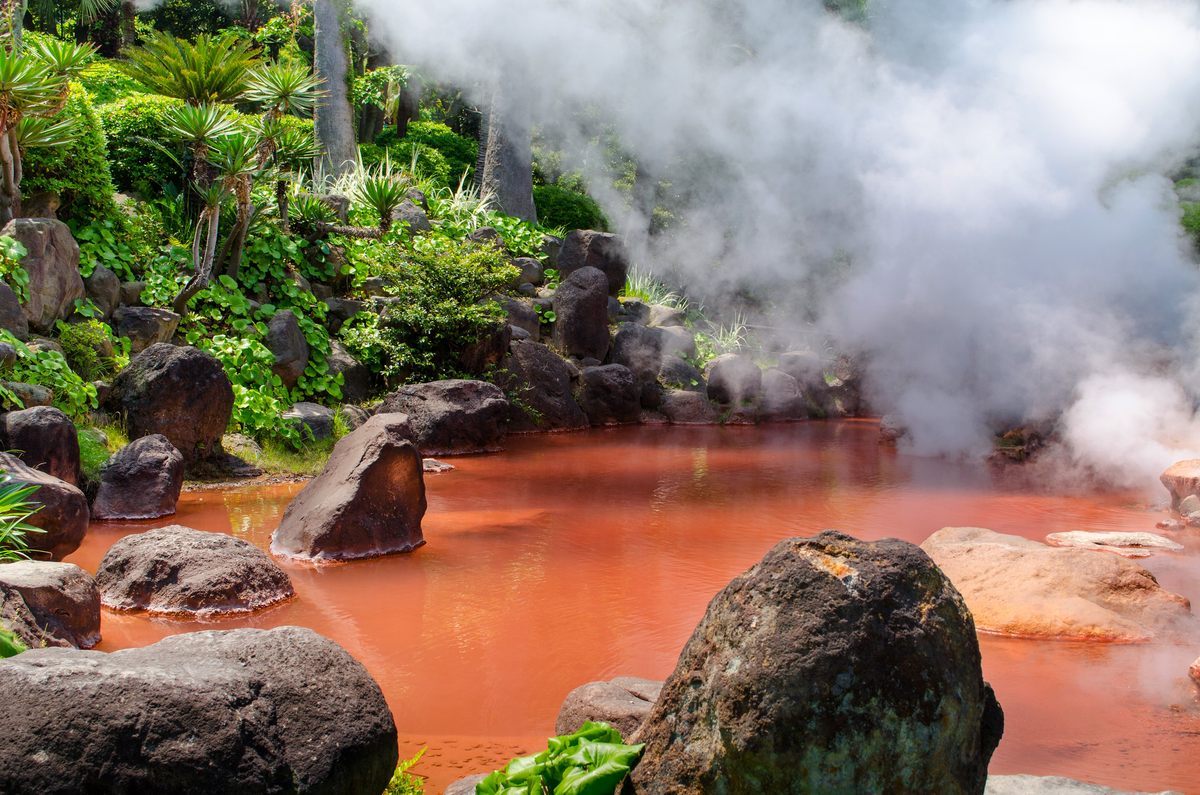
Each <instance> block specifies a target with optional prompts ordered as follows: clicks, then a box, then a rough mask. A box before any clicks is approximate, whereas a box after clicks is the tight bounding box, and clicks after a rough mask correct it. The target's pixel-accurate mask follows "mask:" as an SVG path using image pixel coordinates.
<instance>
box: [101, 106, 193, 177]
mask: <svg viewBox="0 0 1200 795" xmlns="http://www.w3.org/2000/svg"><path fill="white" fill-rule="evenodd" d="M183 104H184V103H183V101H182V100H178V99H171V98H170V97H162V96H158V95H155V94H134V95H131V96H128V97H125V98H124V99H119V100H117V101H116V102H113V103H110V104H108V105H104V106H103V107H101V108H100V111H99V114H100V123H101V125H103V127H104V134H105V136H106V138H107V139H108V160H109V163H110V165H111V168H112V178H113V181H114V182H115V183H116V184H117V187H119V188H120V189H121V190H128V191H133V192H135V193H139V194H142V195H144V196H151V195H154V194H157V193H159V192H160V191H161V190H162V188H163V186H167V185H169V186H172V187H173V188H174V189H175V190H176V191H179V190H180V189H182V188H183V186H184V178H183V169H182V167H181V166H180V165H179V163H178V162H177V160H176V159H175V158H173V157H172V156H171V154H170V153H169V151H167V150H165V149H164V148H163V142H165V141H168V140H169V136H168V133H167V119H168V118H169V114H170V111H171V110H172V109H173V108H178V107H180V106H181V105H183Z"/></svg>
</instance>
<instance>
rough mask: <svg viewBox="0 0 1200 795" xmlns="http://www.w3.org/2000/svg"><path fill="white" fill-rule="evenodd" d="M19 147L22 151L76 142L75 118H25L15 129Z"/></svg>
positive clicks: (76, 126) (76, 128) (76, 127)
mask: <svg viewBox="0 0 1200 795" xmlns="http://www.w3.org/2000/svg"><path fill="white" fill-rule="evenodd" d="M15 131H16V138H17V146H19V147H21V151H26V150H29V149H37V148H42V149H49V148H53V147H56V146H66V145H67V144H69V143H71V142H72V141H74V140H75V134H76V132H77V131H78V125H77V124H76V120H75V119H73V118H54V119H48V118H46V117H44V116H25V117H24V118H22V119H21V120H20V121H19V122H17V126H16V128H15Z"/></svg>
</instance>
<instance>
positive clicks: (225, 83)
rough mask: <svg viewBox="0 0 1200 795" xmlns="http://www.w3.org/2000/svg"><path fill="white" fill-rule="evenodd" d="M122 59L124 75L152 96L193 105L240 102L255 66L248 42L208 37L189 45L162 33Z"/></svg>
mask: <svg viewBox="0 0 1200 795" xmlns="http://www.w3.org/2000/svg"><path fill="white" fill-rule="evenodd" d="M126 56H127V58H128V60H127V61H126V62H125V65H124V69H125V73H126V74H128V75H129V76H130V77H132V78H133V79H134V80H137V81H138V82H140V83H142V84H143V85H145V86H146V87H147V88H149V89H151V90H152V91H154V92H155V93H156V94H163V95H164V96H168V97H175V98H177V99H182V100H184V101H186V102H187V103H188V104H191V105H204V104H210V103H214V102H233V101H235V100H237V99H239V98H241V97H242V95H243V94H244V93H245V92H246V88H247V85H248V81H249V77H250V73H251V71H252V70H253V69H254V68H255V67H256V66H257V65H258V59H257V57H256V56H255V55H254V52H253V51H252V50H251V49H250V45H249V44H247V43H245V42H240V41H235V40H232V39H215V38H213V37H212V36H209V35H207V34H201V35H199V36H197V37H196V41H195V42H188V41H184V40H182V39H177V38H175V37H174V36H170V35H168V34H166V33H152V34H150V36H149V37H148V38H147V39H146V40H145V42H144V43H143V44H142V46H141V47H135V48H133V49H131V50H129V51H127V52H126Z"/></svg>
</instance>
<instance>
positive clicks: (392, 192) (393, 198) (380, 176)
mask: <svg viewBox="0 0 1200 795" xmlns="http://www.w3.org/2000/svg"><path fill="white" fill-rule="evenodd" d="M355 198H356V199H357V200H358V201H360V202H362V203H363V204H365V205H367V206H368V207H370V208H371V209H372V210H374V211H375V212H376V213H378V215H379V228H380V229H381V230H382V231H384V232H386V231H387V230H388V229H390V228H391V226H392V211H394V210H395V209H396V208H397V207H399V206H400V205H401V204H403V203H404V200H405V199H407V198H408V182H407V181H406V180H405V179H404V178H403V177H401V176H400V175H399V174H396V173H395V172H393V171H392V170H391V169H389V168H381V169H378V170H376V171H372V172H370V173H368V174H366V175H365V176H364V177H363V180H362V182H360V183H359V185H358V187H357V189H356V190H355Z"/></svg>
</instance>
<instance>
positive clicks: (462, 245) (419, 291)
mask: <svg viewBox="0 0 1200 795" xmlns="http://www.w3.org/2000/svg"><path fill="white" fill-rule="evenodd" d="M428 239H431V240H434V241H435V245H434V246H432V247H431V248H430V249H428V250H423V251H414V252H412V254H411V255H410V257H409V258H408V259H407V260H404V259H400V258H394V259H390V260H389V257H395V255H394V254H391V252H393V251H395V249H394V248H393V247H390V246H387V245H385V244H382V243H381V244H380V245H379V247H380V248H382V249H383V251H382V253H380V254H379V265H378V266H377V267H378V269H379V270H380V275H383V276H385V278H386V279H387V280H388V281H389V282H390V286H389V288H388V291H389V292H390V293H391V294H392V295H394V296H396V297H398V298H400V299H401V300H399V301H397V302H396V303H394V304H393V305H392V306H391V307H390V308H389V309H388V310H387V312H386V313H385V314H384V315H383V316H382V317H377V316H375V315H373V314H362V315H359V316H358V317H357V318H354V319H352V320H351V321H350V322H349V323H348V324H347V326H346V327H345V329H344V330H343V332H342V339H343V341H344V342H345V343H346V345H347V347H348V348H350V350H351V351H352V352H353V353H354V355H355V356H356V357H357V358H358V359H359V360H360V361H362V362H363V363H365V364H367V366H368V367H370V368H371V369H372V370H373V371H375V372H379V373H382V375H383V376H384V378H385V379H387V380H388V381H390V382H393V383H395V382H403V381H407V380H432V379H437V378H444V377H446V376H450V375H457V374H459V373H460V369H461V365H460V364H459V359H460V356H461V355H462V352H463V350H464V349H465V348H466V347H467V346H469V345H471V344H472V343H474V342H476V341H478V340H479V339H480V338H481V337H483V336H484V335H485V334H487V333H489V332H490V331H492V329H494V328H495V326H496V324H498V323H499V322H501V321H502V320H503V319H504V317H505V313H504V310H503V309H502V308H501V307H500V305H499V304H498V303H496V301H494V300H491V297H492V296H494V295H495V294H496V292H497V291H499V290H501V289H502V288H503V287H505V286H506V285H508V284H511V283H512V282H513V281H514V280H515V279H516V278H517V275H518V271H517V269H516V268H514V267H513V266H512V265H510V264H509V263H508V257H507V256H506V255H505V254H504V253H503V252H501V251H498V250H496V249H495V248H492V247H491V246H480V245H476V244H474V243H468V242H460V241H453V240H448V239H446V238H437V237H434V236H428Z"/></svg>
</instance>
